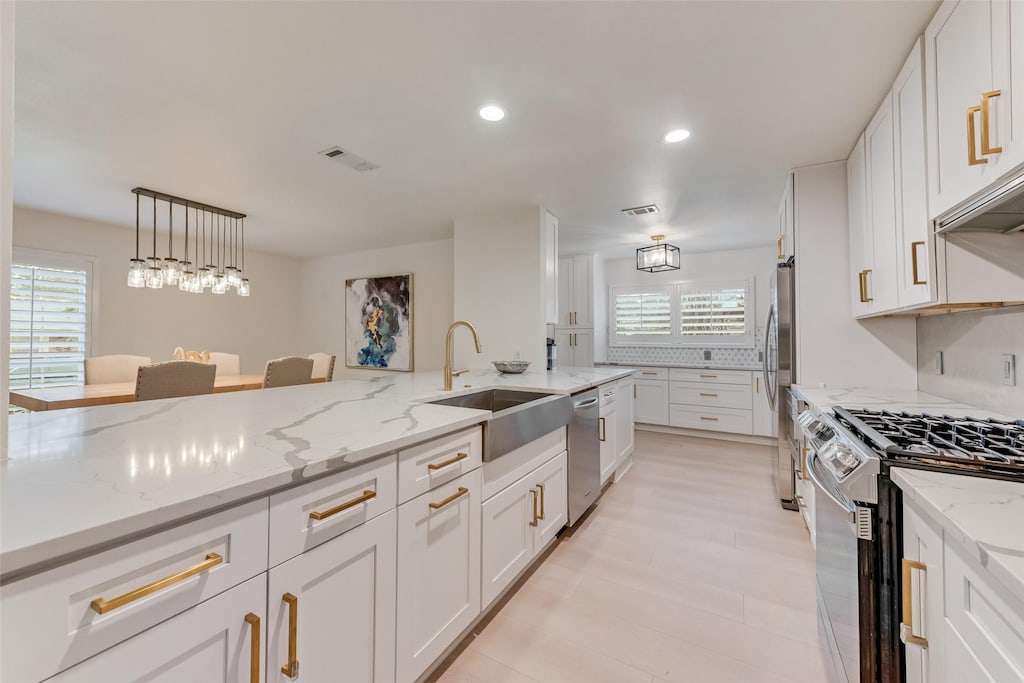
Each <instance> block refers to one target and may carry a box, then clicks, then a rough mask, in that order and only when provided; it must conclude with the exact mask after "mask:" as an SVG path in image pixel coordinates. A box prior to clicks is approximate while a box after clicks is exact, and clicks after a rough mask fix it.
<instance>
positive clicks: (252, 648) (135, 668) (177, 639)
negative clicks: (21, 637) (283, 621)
mask: <svg viewBox="0 0 1024 683" xmlns="http://www.w3.org/2000/svg"><path fill="white" fill-rule="evenodd" d="M266 605H267V575H266V574H260V575H259V576H257V577H255V578H252V579H249V580H248V581H246V582H245V583H242V584H240V585H238V586H235V587H234V588H231V589H230V590H227V591H225V592H223V593H221V594H220V595H218V596H216V597H213V598H211V599H209V600H207V601H205V602H202V603H200V604H198V605H196V606H195V607H193V608H191V609H189V610H186V611H184V612H182V613H181V614H179V615H177V616H175V617H173V618H171V619H168V620H167V621H164V622H162V623H160V624H157V625H156V626H154V627H152V628H150V629H148V630H146V631H143V632H142V633H140V634H139V635H137V636H135V637H133V638H129V639H128V640H126V641H124V642H122V643H120V644H119V645H115V646H114V647H112V648H110V649H108V650H104V651H103V652H101V653H99V654H98V655H95V656H94V657H92V658H90V659H87V660H85V661H84V662H82V663H80V664H78V665H77V666H73V667H72V668H70V669H67V670H65V671H63V672H61V673H59V674H57V675H56V676H54V677H53V678H49V679H47V680H49V681H58V682H59V683H97V681H204V683H205V682H209V683H259V682H260V681H263V680H265V679H264V676H263V673H264V672H263V671H262V670H261V667H262V665H263V653H264V652H265V648H264V644H265V642H266V620H265V618H264V616H265V613H266V612H265V610H266ZM274 680H276V678H275V679H274ZM309 680H313V679H309ZM353 680H354V679H353Z"/></svg>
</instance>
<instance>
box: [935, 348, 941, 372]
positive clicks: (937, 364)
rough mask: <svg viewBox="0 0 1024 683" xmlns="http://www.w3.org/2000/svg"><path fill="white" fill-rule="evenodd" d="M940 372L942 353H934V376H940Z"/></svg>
mask: <svg viewBox="0 0 1024 683" xmlns="http://www.w3.org/2000/svg"><path fill="white" fill-rule="evenodd" d="M942 372H943V370H942V351H936V352H935V374H936V375H941V374H942Z"/></svg>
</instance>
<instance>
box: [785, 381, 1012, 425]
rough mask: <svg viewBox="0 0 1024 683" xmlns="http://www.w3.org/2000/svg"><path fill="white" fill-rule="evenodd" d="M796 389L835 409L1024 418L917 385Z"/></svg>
mask: <svg viewBox="0 0 1024 683" xmlns="http://www.w3.org/2000/svg"><path fill="white" fill-rule="evenodd" d="M791 389H792V391H793V393H795V394H796V395H797V396H798V397H799V398H802V399H803V400H805V401H807V402H808V403H810V404H812V405H814V406H815V407H817V408H818V410H821V411H826V412H831V411H832V408H833V407H835V406H842V407H843V408H863V409H866V410H891V411H906V412H908V413H930V414H932V415H949V416H950V417H977V418H994V419H997V420H1011V419H1020V418H1019V417H1018V418H1013V417H1010V416H1008V415H1002V414H1000V413H996V412H994V411H991V410H986V409H985V408H978V407H976V406H972V405H969V404H967V403H958V402H957V401H951V400H949V399H946V398H942V397H941V396H935V395H934V394H926V393H924V392H923V391H916V390H913V389H876V388H870V387H854V388H850V387H810V386H802V385H793V386H792V387H791Z"/></svg>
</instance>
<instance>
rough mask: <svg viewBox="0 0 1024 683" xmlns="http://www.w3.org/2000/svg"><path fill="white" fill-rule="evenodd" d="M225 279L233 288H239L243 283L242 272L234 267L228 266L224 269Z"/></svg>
mask: <svg viewBox="0 0 1024 683" xmlns="http://www.w3.org/2000/svg"><path fill="white" fill-rule="evenodd" d="M224 277H226V278H227V279H228V285H230V286H231V287H237V286H238V284H239V283H240V282H241V281H242V271H240V270H238V268H235V267H234V266H228V267H227V268H225V269H224Z"/></svg>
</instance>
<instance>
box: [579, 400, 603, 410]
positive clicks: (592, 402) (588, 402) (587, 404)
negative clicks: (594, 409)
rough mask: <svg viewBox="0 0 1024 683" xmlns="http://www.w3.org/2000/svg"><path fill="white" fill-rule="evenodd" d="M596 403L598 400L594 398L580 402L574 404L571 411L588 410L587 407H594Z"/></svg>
mask: <svg viewBox="0 0 1024 683" xmlns="http://www.w3.org/2000/svg"><path fill="white" fill-rule="evenodd" d="M597 401H598V399H596V398H588V399H587V400H586V401H580V402H579V403H576V404H575V405H573V409H574V410H582V409H583V408H589V407H591V406H593V405H596V404H597Z"/></svg>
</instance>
